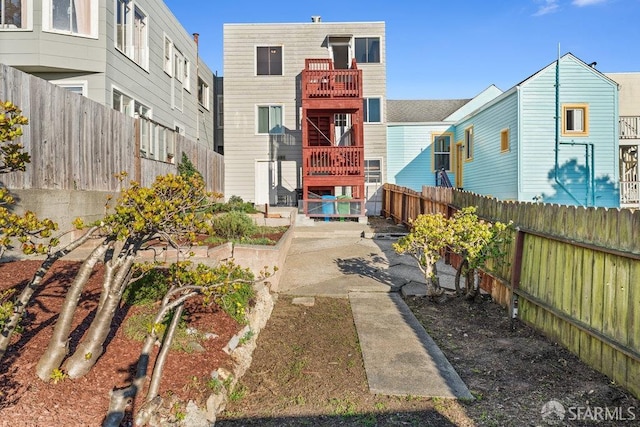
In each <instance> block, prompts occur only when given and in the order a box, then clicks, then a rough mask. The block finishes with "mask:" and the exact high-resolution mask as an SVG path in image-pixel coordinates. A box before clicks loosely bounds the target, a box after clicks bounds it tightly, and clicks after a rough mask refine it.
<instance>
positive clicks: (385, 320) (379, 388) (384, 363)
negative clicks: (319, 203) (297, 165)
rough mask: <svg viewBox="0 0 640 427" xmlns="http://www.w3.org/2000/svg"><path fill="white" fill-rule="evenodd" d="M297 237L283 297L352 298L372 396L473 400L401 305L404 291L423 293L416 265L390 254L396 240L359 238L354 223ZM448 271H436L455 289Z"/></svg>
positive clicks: (300, 229)
mask: <svg viewBox="0 0 640 427" xmlns="http://www.w3.org/2000/svg"><path fill="white" fill-rule="evenodd" d="M294 231H295V237H294V240H293V242H292V244H291V248H290V249H289V253H288V255H287V260H286V262H285V265H284V268H283V271H282V274H283V275H282V278H281V281H280V292H281V293H283V294H288V295H293V296H304V297H314V296H318V297H334V298H349V302H350V305H351V309H352V312H353V318H354V322H355V325H356V330H357V332H358V338H359V340H360V346H361V349H362V355H363V359H364V364H365V370H366V374H367V380H368V382H369V389H370V391H371V392H372V393H377V394H388V395H412V396H427V397H443V398H464V399H472V398H473V396H472V395H471V393H470V392H469V390H468V389H467V387H466V385H465V384H464V383H463V382H462V380H461V379H460V377H459V375H458V374H457V373H456V372H455V370H454V369H453V367H452V366H451V364H450V363H449V361H448V360H447V359H446V357H445V356H444V354H443V353H442V352H441V351H440V349H439V348H438V347H437V345H436V344H435V343H434V342H433V340H432V339H431V337H429V335H428V334H427V332H426V331H425V330H424V328H423V327H422V326H421V325H420V323H419V321H418V320H417V319H416V318H415V316H414V315H413V313H412V312H411V310H410V309H409V307H408V306H407V305H406V304H405V303H404V301H403V300H402V298H401V297H400V294H399V293H398V291H400V290H401V289H411V292H414V290H417V291H418V292H421V291H422V290H424V289H425V285H424V278H423V276H422V273H421V272H420V270H419V269H418V268H417V267H416V266H415V265H414V264H413V263H414V262H415V261H414V260H413V259H412V258H410V257H408V256H399V255H397V254H395V252H394V251H393V249H392V248H391V244H392V243H393V241H394V240H390V239H389V240H379V239H368V238H363V237H362V236H364V235H370V232H371V230H370V229H369V228H368V226H367V225H366V224H357V223H340V222H329V223H324V222H317V223H315V224H313V225H302V226H300V225H298V226H296V228H295V230H294ZM451 270H452V269H451V268H450V267H449V266H445V265H444V264H443V265H441V266H440V270H439V272H440V273H441V276H442V278H443V279H444V280H443V282H444V284H445V285H452V283H453V273H452V271H451ZM441 280H442V279H441ZM305 301H307V302H308V300H307V299H305Z"/></svg>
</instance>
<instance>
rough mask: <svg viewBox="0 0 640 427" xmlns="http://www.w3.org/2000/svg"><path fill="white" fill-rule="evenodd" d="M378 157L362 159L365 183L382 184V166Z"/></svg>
mask: <svg viewBox="0 0 640 427" xmlns="http://www.w3.org/2000/svg"><path fill="white" fill-rule="evenodd" d="M381 163H382V160H380V159H375V160H373V159H368V160H367V159H365V160H364V182H365V183H366V184H382V167H381V166H380V165H381Z"/></svg>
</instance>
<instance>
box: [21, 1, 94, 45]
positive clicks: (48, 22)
mask: <svg viewBox="0 0 640 427" xmlns="http://www.w3.org/2000/svg"><path fill="white" fill-rule="evenodd" d="M29 1H31V0H29ZM69 1H73V0H69ZM87 1H88V2H89V7H90V10H89V13H90V18H89V21H90V22H89V26H90V32H89V33H88V34H84V33H79V32H73V31H72V30H59V29H55V28H53V22H52V20H53V0H43V1H42V31H43V32H45V33H55V34H64V35H68V36H74V37H84V38H90V39H97V38H98V15H99V10H98V8H99V4H98V0H87Z"/></svg>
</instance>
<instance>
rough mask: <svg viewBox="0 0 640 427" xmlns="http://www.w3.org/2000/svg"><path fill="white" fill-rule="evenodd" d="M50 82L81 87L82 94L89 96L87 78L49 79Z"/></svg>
mask: <svg viewBox="0 0 640 427" xmlns="http://www.w3.org/2000/svg"><path fill="white" fill-rule="evenodd" d="M49 83H52V84H54V85H56V86H60V87H63V88H65V89H69V88H74V87H78V88H80V89H81V93H80V95H82V96H89V82H88V81H87V80H49ZM74 93H76V92H74ZM112 99H113V98H112Z"/></svg>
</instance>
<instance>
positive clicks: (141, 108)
mask: <svg viewBox="0 0 640 427" xmlns="http://www.w3.org/2000/svg"><path fill="white" fill-rule="evenodd" d="M133 113H134V116H138V117H144V118H145V119H150V118H151V108H149V107H147V106H146V105H144V104H142V103H141V102H139V101H135V102H134V103H133Z"/></svg>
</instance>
